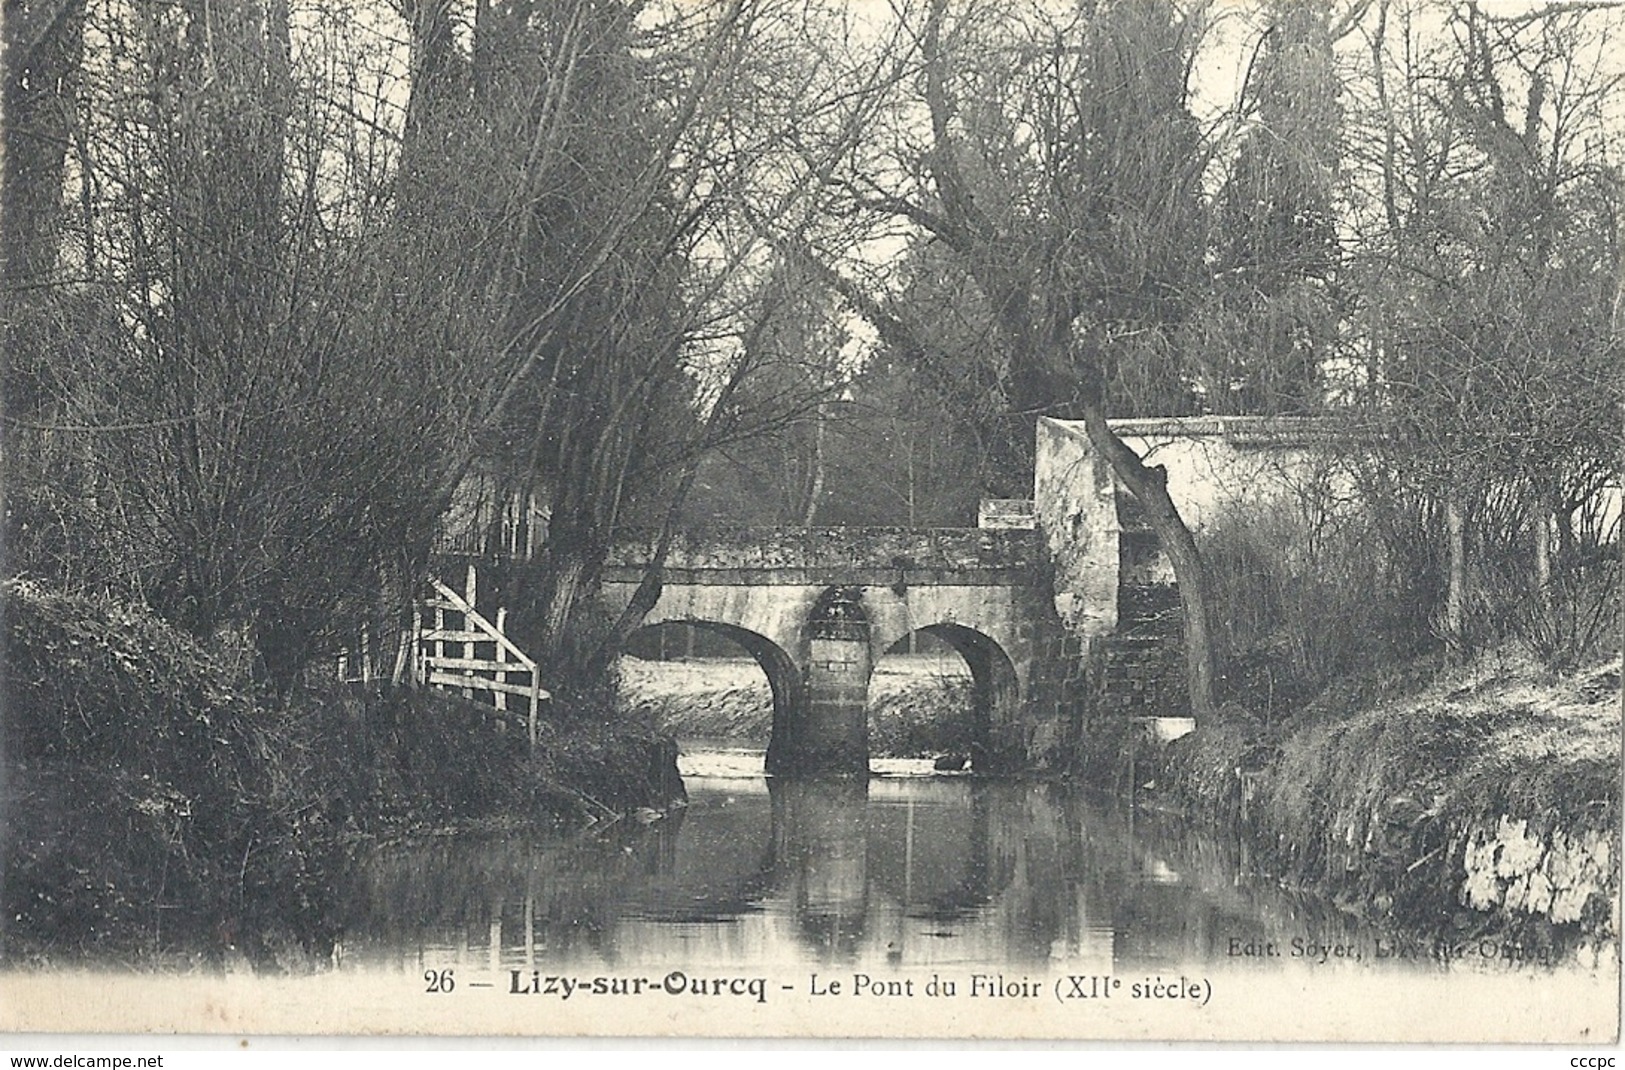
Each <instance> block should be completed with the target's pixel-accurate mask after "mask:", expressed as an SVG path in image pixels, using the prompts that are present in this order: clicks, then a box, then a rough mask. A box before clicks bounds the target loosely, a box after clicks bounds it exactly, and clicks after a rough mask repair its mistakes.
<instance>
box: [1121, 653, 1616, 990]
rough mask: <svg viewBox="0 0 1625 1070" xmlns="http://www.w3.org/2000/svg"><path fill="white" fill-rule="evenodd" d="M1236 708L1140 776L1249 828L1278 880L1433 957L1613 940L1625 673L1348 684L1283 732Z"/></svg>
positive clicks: (1188, 804) (1178, 799)
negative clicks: (1488, 945)
mask: <svg viewBox="0 0 1625 1070" xmlns="http://www.w3.org/2000/svg"><path fill="white" fill-rule="evenodd" d="M1225 712H1226V713H1227V715H1228V716H1226V717H1224V718H1223V719H1222V720H1221V723H1219V724H1217V725H1214V726H1211V727H1209V728H1206V729H1204V730H1202V731H1199V732H1196V733H1194V734H1192V735H1190V736H1187V737H1185V738H1183V739H1181V740H1178V741H1176V742H1175V743H1173V744H1170V745H1169V746H1168V747H1166V748H1165V749H1164V750H1162V751H1161V752H1159V753H1158V755H1157V756H1156V758H1155V759H1154V761H1153V763H1152V764H1153V766H1154V768H1153V769H1152V770H1150V771H1142V774H1141V775H1142V780H1143V779H1144V778H1145V777H1146V776H1149V777H1150V778H1151V782H1152V783H1153V784H1154V789H1153V791H1154V794H1155V795H1159V796H1161V797H1163V798H1164V799H1165V800H1167V801H1171V802H1174V803H1176V804H1178V805H1180V806H1182V807H1183V808H1185V809H1186V810H1187V811H1188V812H1190V813H1192V814H1199V815H1204V816H1205V817H1206V819H1208V820H1212V821H1215V822H1218V823H1222V824H1227V825H1232V826H1234V827H1237V828H1239V829H1241V830H1242V831H1243V834H1244V835H1245V836H1247V838H1248V839H1249V840H1250V841H1252V843H1253V845H1254V846H1255V847H1256V848H1257V849H1258V852H1259V855H1260V858H1259V861H1260V862H1261V863H1262V864H1263V866H1264V867H1265V868H1266V869H1268V870H1269V871H1272V872H1274V873H1276V874H1278V875H1279V876H1281V877H1282V878H1283V879H1285V880H1287V881H1288V882H1291V883H1294V884H1298V885H1302V886H1306V887H1311V888H1314V889H1317V890H1319V891H1322V892H1325V893H1327V894H1330V895H1332V896H1334V897H1335V898H1336V899H1338V900H1339V901H1340V902H1342V903H1344V904H1345V905H1347V906H1350V907H1352V908H1354V909H1357V910H1360V911H1362V912H1364V913H1367V914H1369V915H1372V916H1375V917H1380V918H1384V919H1389V920H1392V921H1395V922H1397V923H1398V924H1400V925H1401V926H1403V927H1404V928H1405V929H1407V930H1409V931H1413V932H1416V933H1418V934H1420V936H1421V945H1422V946H1420V947H1419V948H1418V949H1417V950H1418V952H1419V953H1420V954H1424V955H1425V954H1433V955H1441V954H1442V955H1449V954H1451V952H1452V949H1458V948H1460V947H1462V946H1467V945H1469V944H1470V943H1471V942H1472V941H1474V940H1476V939H1479V938H1481V937H1484V936H1487V935H1489V936H1493V937H1494V938H1495V939H1496V940H1497V941H1499V946H1502V947H1506V948H1511V949H1515V953H1517V954H1519V955H1524V956H1527V957H1528V958H1530V959H1533V960H1537V961H1546V960H1549V959H1552V958H1556V957H1559V956H1562V955H1564V954H1568V953H1570V952H1574V951H1582V952H1583V951H1584V950H1585V949H1586V948H1591V949H1596V948H1600V947H1602V946H1604V945H1606V944H1608V943H1610V942H1612V941H1614V940H1616V939H1617V936H1618V933H1619V927H1620V922H1619V859H1620V844H1619V827H1620V754H1619V740H1620V662H1619V659H1617V658H1615V659H1614V660H1613V661H1611V662H1610V663H1608V664H1605V665H1601V666H1593V667H1591V668H1590V669H1588V670H1586V671H1583V672H1579V673H1576V674H1572V675H1568V676H1554V675H1551V674H1548V673H1544V672H1542V671H1541V670H1538V669H1537V668H1535V667H1534V666H1533V665H1532V663H1529V662H1527V661H1522V660H1518V659H1515V658H1511V657H1509V656H1505V655H1502V656H1498V657H1489V658H1485V659H1483V660H1481V661H1480V662H1479V663H1477V664H1475V665H1474V666H1472V667H1471V668H1467V669H1461V670H1455V671H1450V672H1445V673H1442V674H1440V675H1438V676H1436V677H1434V678H1432V679H1428V678H1427V674H1426V673H1425V672H1423V671H1421V669H1419V668H1417V667H1413V669H1412V670H1411V672H1410V673H1409V674H1405V673H1389V674H1387V675H1386V676H1384V675H1381V674H1369V675H1367V676H1365V677H1363V678H1359V679H1352V680H1349V681H1345V682H1344V683H1342V684H1340V685H1338V686H1335V687H1333V688H1332V689H1330V690H1329V691H1327V692H1326V693H1325V694H1323V695H1322V696H1321V697H1320V698H1319V699H1317V700H1316V701H1314V702H1313V703H1311V704H1310V705H1309V706H1308V707H1307V708H1306V709H1305V710H1304V712H1303V713H1301V714H1300V715H1298V716H1297V717H1294V718H1292V719H1291V720H1288V721H1284V722H1278V723H1275V724H1263V723H1260V722H1258V721H1257V720H1254V719H1252V718H1251V717H1249V716H1248V715H1247V714H1246V713H1245V712H1244V711H1241V710H1239V709H1235V708H1231V709H1228V710H1226V711H1225Z"/></svg>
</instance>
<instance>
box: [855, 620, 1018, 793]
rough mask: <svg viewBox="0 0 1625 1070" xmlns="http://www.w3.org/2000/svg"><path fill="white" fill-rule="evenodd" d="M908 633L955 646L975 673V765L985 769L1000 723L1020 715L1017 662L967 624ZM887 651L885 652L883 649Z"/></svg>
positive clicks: (929, 626) (943, 624) (942, 624)
mask: <svg viewBox="0 0 1625 1070" xmlns="http://www.w3.org/2000/svg"><path fill="white" fill-rule="evenodd" d="M908 635H929V636H932V637H934V638H937V639H940V640H942V641H943V642H945V643H947V644H948V645H949V646H950V647H952V648H953V650H954V652H955V653H956V654H958V655H959V656H960V658H962V659H963V660H964V662H965V665H966V667H968V668H969V669H970V675H971V724H972V743H971V765H972V768H975V767H977V766H978V765H980V766H982V767H984V768H985V766H986V756H987V754H988V751H989V748H990V747H991V746H992V743H993V737H994V728H995V726H996V725H1001V724H1009V723H1011V722H1012V721H1013V720H1015V719H1016V718H1017V717H1018V715H1019V706H1020V702H1021V685H1020V681H1019V678H1018V676H1017V674H1016V667H1015V663H1014V662H1012V661H1011V660H1010V655H1009V654H1007V653H1006V652H1005V650H1004V647H1003V646H1001V645H1000V644H999V642H998V640H996V639H994V638H993V637H992V636H990V635H988V634H986V633H985V632H982V631H979V630H977V629H976V628H972V627H970V626H968V625H965V624H958V623H951V622H946V621H944V622H939V623H936V624H926V625H922V626H920V627H918V628H915V629H914V630H913V631H911V632H909V633H907V634H906V635H904V636H902V637H901V638H899V639H898V640H896V641H895V642H894V643H893V645H894V646H895V643H896V642H901V641H902V639H906V638H907V637H908ZM882 653H883V652H882Z"/></svg>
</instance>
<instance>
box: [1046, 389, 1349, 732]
mask: <svg viewBox="0 0 1625 1070" xmlns="http://www.w3.org/2000/svg"><path fill="white" fill-rule="evenodd" d="M1112 427H1113V429H1114V430H1115V431H1116V432H1117V434H1118V435H1119V436H1120V437H1121V438H1122V439H1123V441H1124V442H1125V443H1126V444H1127V445H1128V446H1129V447H1130V448H1131V449H1133V450H1135V451H1136V452H1137V453H1139V454H1140V455H1141V457H1143V458H1144V459H1145V461H1146V463H1148V464H1152V465H1160V466H1162V467H1163V469H1164V470H1165V471H1166V472H1167V477H1168V491H1169V495H1170V496H1171V497H1172V498H1173V500H1174V504H1175V506H1177V507H1178V509H1179V511H1180V515H1181V516H1182V517H1183V518H1184V519H1185V522H1186V523H1187V524H1188V525H1190V527H1191V528H1192V529H1193V530H1194V531H1196V532H1201V531H1202V530H1203V529H1204V528H1207V527H1210V526H1212V525H1214V524H1217V523H1221V522H1222V521H1223V520H1224V518H1225V517H1227V516H1231V515H1235V514H1236V513H1237V512H1243V513H1251V514H1254V515H1256V514H1260V513H1264V512H1272V513H1276V514H1282V513H1285V514H1302V515H1305V516H1307V515H1309V513H1310V512H1311V511H1312V510H1313V509H1323V508H1324V507H1325V502H1326V501H1327V500H1329V499H1330V500H1345V501H1350V500H1352V497H1353V495H1352V486H1351V484H1352V480H1351V479H1350V478H1349V477H1348V475H1347V472H1346V470H1345V469H1344V467H1343V466H1342V464H1341V462H1340V460H1339V458H1338V456H1337V453H1336V450H1335V449H1333V448H1330V446H1331V444H1332V443H1333V441H1334V440H1333V437H1332V436H1331V435H1330V434H1329V432H1328V429H1327V427H1326V425H1324V424H1323V423H1320V422H1318V421H1314V420H1307V419H1291V418H1260V417H1190V418H1170V419H1137V420H1114V421H1112ZM1033 479H1034V488H1033V494H1034V499H1035V511H1036V513H1037V516H1038V523H1039V528H1040V530H1041V532H1042V533H1043V537H1044V544H1045V549H1046V551H1047V552H1048V553H1049V555H1050V557H1051V560H1052V562H1053V567H1054V573H1055V608H1056V612H1057V614H1058V615H1059V617H1060V619H1061V622H1062V624H1063V626H1064V627H1065V629H1066V630H1067V632H1068V633H1070V634H1071V635H1074V636H1078V637H1081V638H1082V639H1084V640H1085V642H1086V643H1087V644H1088V647H1089V652H1088V660H1089V661H1090V664H1091V665H1092V666H1093V667H1092V668H1091V670H1090V676H1091V679H1090V686H1089V689H1088V690H1089V696H1090V697H1089V703H1090V709H1089V712H1088V716H1089V717H1093V718H1098V717H1125V716H1126V717H1161V716H1168V715H1180V714H1183V712H1184V711H1185V709H1186V708H1187V706H1188V699H1187V697H1186V693H1185V684H1184V654H1183V649H1182V645H1181V644H1182V640H1181V619H1180V612H1179V593H1178V587H1177V586H1176V584H1175V582H1174V574H1173V569H1172V566H1171V565H1170V564H1169V562H1168V559H1167V557H1166V555H1165V554H1163V553H1162V551H1161V548H1160V546H1159V545H1158V541H1157V538H1156V535H1155V533H1154V532H1152V531H1151V529H1150V527H1149V525H1148V524H1146V522H1145V521H1144V519H1143V517H1142V515H1141V510H1140V506H1139V503H1138V502H1137V501H1136V500H1135V499H1134V497H1133V495H1131V494H1129V493H1128V491H1127V490H1126V489H1125V488H1123V487H1122V486H1121V485H1120V484H1119V483H1118V481H1117V479H1116V477H1115V476H1114V475H1113V474H1112V472H1111V469H1110V466H1109V465H1108V464H1107V463H1106V461H1105V459H1104V458H1103V457H1101V456H1100V455H1099V454H1097V453H1096V452H1095V450H1094V449H1093V447H1092V446H1091V445H1090V443H1089V440H1088V437H1087V436H1086V434H1085V433H1084V430H1083V427H1082V425H1081V424H1079V423H1075V422H1070V421H1065V420H1054V419H1047V418H1046V419H1041V420H1039V422H1038V443H1037V457H1036V465H1035V470H1034V476H1033ZM1328 491H1330V492H1331V493H1330V494H1328Z"/></svg>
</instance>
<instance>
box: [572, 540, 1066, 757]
mask: <svg viewBox="0 0 1625 1070" xmlns="http://www.w3.org/2000/svg"><path fill="white" fill-rule="evenodd" d="M652 551H653V546H652V544H651V543H648V542H641V543H640V542H628V543H626V544H624V545H622V546H620V547H618V548H617V549H616V551H615V552H614V553H613V554H612V555H611V558H610V561H609V563H608V567H607V569H606V571H605V574H604V584H603V598H604V600H605V602H606V603H607V605H608V606H609V608H610V609H612V610H619V609H621V608H623V607H624V606H625V605H626V604H627V602H628V601H629V600H630V599H631V597H632V593H633V591H634V590H635V589H636V588H637V585H638V582H639V581H640V580H641V579H642V578H643V575H644V573H645V572H646V571H647V568H648V562H649V561H650V559H651V557H652V556H653V552H652ZM1048 576H1049V569H1048V565H1047V559H1046V556H1045V552H1044V547H1043V543H1042V540H1041V538H1040V536H1039V533H1038V532H1036V531H1030V530H1000V529H984V528H938V529H929V530H919V529H901V528H735V529H729V530H725V531H723V532H720V533H716V534H710V535H706V536H689V537H682V538H679V539H678V540H677V541H676V542H675V543H674V544H673V546H672V547H671V548H670V550H669V552H668V553H667V556H666V561H665V565H664V568H663V570H662V580H663V585H662V589H661V594H660V598H659V601H658V602H656V604H655V606H654V608H653V609H652V610H651V611H650V612H649V614H648V616H647V617H646V618H645V620H644V626H645V627H654V626H657V625H661V624H670V623H676V622H682V623H686V624H692V625H695V626H697V627H700V628H705V629H708V630H711V631H714V632H718V633H720V634H722V635H725V636H727V637H728V638H730V639H732V640H734V641H735V642H736V643H738V644H739V645H740V646H741V647H743V648H744V649H745V650H746V651H748V652H749V653H750V655H751V656H752V657H753V658H755V659H756V662H757V663H758V664H759V665H760V666H761V667H762V671H763V672H764V673H766V675H767V679H768V683H769V685H770V686H771V688H772V693H773V729H772V738H771V740H770V742H769V747H768V768H769V770H770V771H772V772H776V773H784V772H838V773H854V774H857V773H862V772H866V771H867V768H868V765H867V763H868V753H869V752H868V718H867V713H866V706H867V695H868V685H869V676H870V673H871V670H872V669H873V667H874V664H875V662H876V660H878V659H879V657H880V656H881V655H882V654H884V653H885V652H886V651H887V650H888V649H889V648H890V647H892V646H893V645H894V644H895V643H897V642H898V641H899V640H900V639H903V638H904V637H906V636H907V635H909V634H911V633H914V632H921V633H924V634H927V635H933V636H936V637H938V638H940V639H942V640H944V641H946V642H947V643H948V644H949V645H951V646H952V647H953V648H954V649H955V650H956V651H958V652H959V654H960V655H961V656H962V657H963V658H964V659H965V662H966V664H967V665H968V666H969V667H970V672H971V677H972V681H973V685H972V694H973V703H974V711H975V723H976V726H977V733H976V736H977V738H976V743H975V745H974V747H973V750H972V755H971V757H972V768H973V769H980V770H983V771H996V770H1000V769H1019V768H1024V767H1028V766H1030V764H1031V762H1032V760H1033V759H1034V757H1035V755H1034V753H1033V752H1034V749H1035V747H1036V746H1038V745H1039V743H1040V741H1041V737H1042V736H1043V733H1042V732H1041V728H1042V724H1041V722H1042V721H1043V720H1044V719H1045V718H1044V716H1043V715H1042V714H1041V713H1040V711H1039V706H1040V704H1039V703H1038V702H1037V701H1035V698H1036V692H1037V691H1038V690H1039V673H1038V662H1039V660H1040V657H1041V656H1042V654H1043V652H1044V650H1045V648H1046V644H1047V641H1048V640H1050V639H1051V638H1052V637H1053V636H1054V635H1056V634H1058V633H1057V632H1056V631H1055V629H1056V627H1057V626H1056V624H1055V610H1054V606H1053V601H1052V598H1053V596H1052V594H1051V591H1050V585H1049V580H1048Z"/></svg>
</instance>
